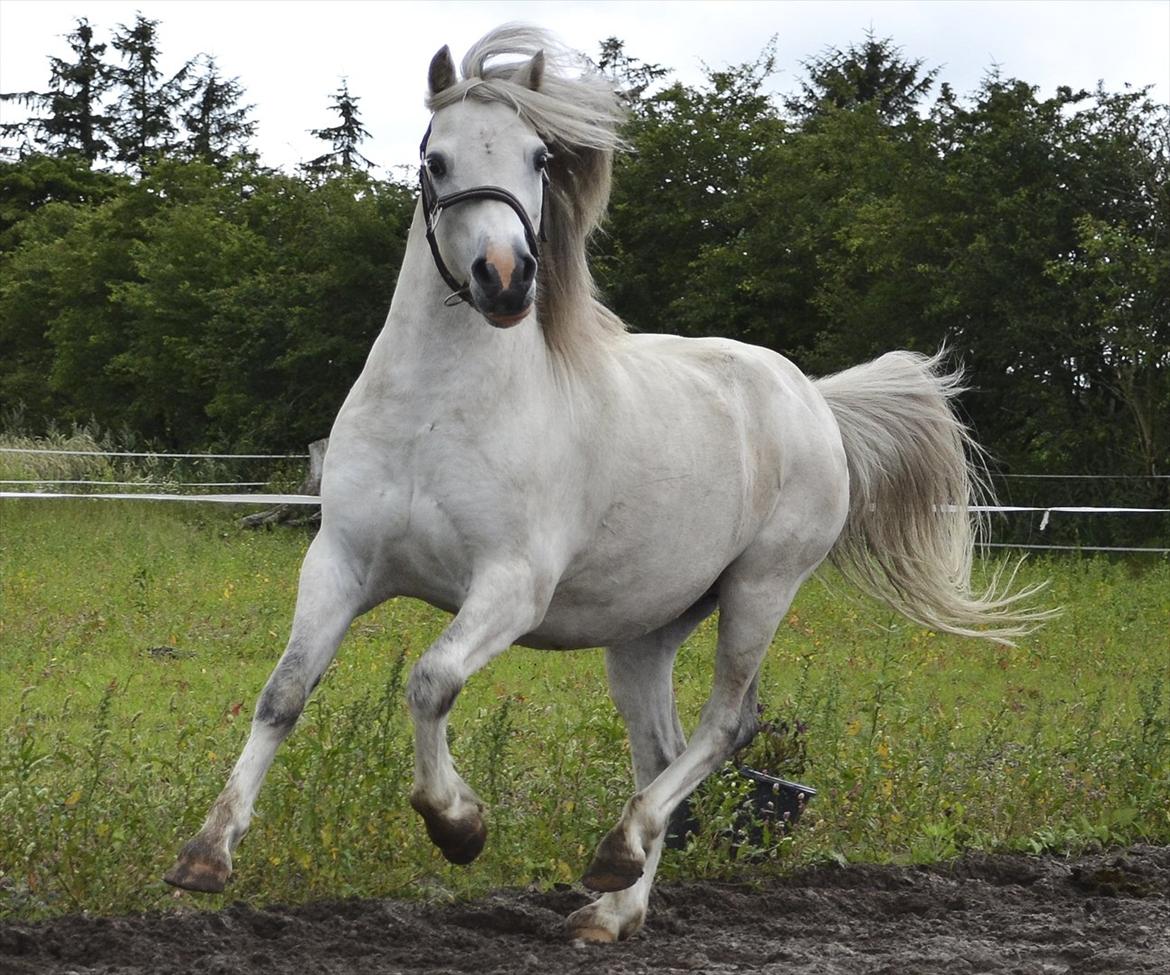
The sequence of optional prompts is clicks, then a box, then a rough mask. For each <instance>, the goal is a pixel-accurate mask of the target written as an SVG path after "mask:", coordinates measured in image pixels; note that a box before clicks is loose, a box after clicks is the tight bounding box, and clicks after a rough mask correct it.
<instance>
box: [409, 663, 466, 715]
mask: <svg viewBox="0 0 1170 975" xmlns="http://www.w3.org/2000/svg"><path fill="white" fill-rule="evenodd" d="M461 690H463V678H462V676H461V675H460V674H458V673H456V672H455V671H454V670H453V669H452V668H451V667H450V666H449V665H447V664H445V663H444V662H443V661H440V660H434V659H428V657H427V656H426V655H424V656H423V658H422V659H421V660H419V662H418V663H417V664H415V665H414V669H413V670H412V671H411V672H410V680H408V681H407V684H406V700H407V703H408V704H409V705H410V713H411V714H412V715H414V717H415V718H416V719H419V718H423V719H429V720H438V719H439V718H442V717H445V716H446V714H447V712H448V711H450V710H451V708H452V706H453V705H454V704H455V698H457V697H458V696H459V692H460V691H461Z"/></svg>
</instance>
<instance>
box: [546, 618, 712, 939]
mask: <svg viewBox="0 0 1170 975" xmlns="http://www.w3.org/2000/svg"><path fill="white" fill-rule="evenodd" d="M714 608H715V599H714V597H710V598H706V599H703V600H702V601H701V602H699V603H697V604H696V605H695V606H693V607H692V608H691V609H690V610H689V611H688V612H687V613H685V614H684V615H683V616H681V617H680V618H679V619H677V620H675V621H674V622H673V623H670V624H668V625H667V626H664V627H663V628H662V629H660V630H657V631H655V632H654V633H651V634H649V635H647V636H645V637H643V638H641V639H640V640H634V641H631V642H630V643H625V644H621V645H619V646H614V647H611V648H609V649H608V650H607V651H606V655H605V666H606V672H607V674H608V676H609V688H610V694H611V695H612V696H613V700H614V704H615V705H617V709H618V712H619V713H620V714H621V716H622V718H623V719H624V720H625V723H626V728H627V730H628V731H629V735H630V751H631V752H632V754H633V760H634V782H635V785H636V787H637V788H638V789H645V788H646V787H647V786H649V785H650V783H651V782H653V781H654V780H655V779H656V778H657V777H658V776H659V775H660V774H661V772H662V771H663V769H665V768H666V767H667V766H668V765H669V764H670V763H671V762H673V761H674V760H675V759H676V758H677V757H678V756H679V755H680V754H681V753H682V751H683V749H684V748H685V747H686V738H685V737H684V735H683V730H682V725H681V724H680V723H679V720H678V711H677V710H676V708H675V702H674V688H673V685H672V682H671V674H672V672H673V669H674V658H675V655H676V654H677V652H678V648H679V646H680V645H681V644H682V642H683V640H685V639H686V638H687V636H688V634H689V633H690V632H691V631H692V630H693V629H694V628H695V627H696V626H697V625H698V624H699V623H700V622H701V621H702V620H703V619H704V618H705V617H707V616H708V615H709V614H710V613H711V612H712V610H714ZM663 839H664V837H662V836H660V837H658V838H657V839H656V841H654V842H653V843H652V844H651V846H650V849H649V850H647V855H646V864H645V867H644V869H643V872H642V876H641V877H640V878H639V879H638V881H637V883H635V884H634V885H633V886H632V887H630V888H628V889H626V890H620V891H616V892H613V893H606V894H602V895H601V896H600V897H598V898H597V900H595V901H594V902H593V903H592V904H588V905H586V906H585V907H582V908H581V909H580V910H578V911H575V912H573V914H572V915H570V916H569V919H568V921H567V927H568V931H569V934H570V936H571V937H574V938H581V939H583V940H587V941H616V940H618V939H619V938H628V937H629V936H630V935H631V934H633V933H634V932H635V931H637V930H638V929H639V928H641V927H642V923H643V921H644V920H645V918H646V908H647V906H648V904H649V901H650V887H651V885H652V884H653V882H654V872H655V870H656V869H657V866H658V859H659V857H660V856H661V854H662V844H663Z"/></svg>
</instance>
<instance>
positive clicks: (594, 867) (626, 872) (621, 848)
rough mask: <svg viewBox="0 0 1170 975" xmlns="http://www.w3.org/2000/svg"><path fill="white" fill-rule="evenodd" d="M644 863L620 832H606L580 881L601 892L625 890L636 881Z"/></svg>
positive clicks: (640, 874)
mask: <svg viewBox="0 0 1170 975" xmlns="http://www.w3.org/2000/svg"><path fill="white" fill-rule="evenodd" d="M644 864H645V860H644V859H643V858H642V857H639V856H636V855H635V854H634V852H633V851H632V850H631V849H630V847H629V845H628V844H627V843H626V841H625V840H624V839H623V838H622V836H621V834H615V833H607V834H606V836H605V839H603V840H602V841H601V845H600V846H598V848H597V852H596V853H595V854H594V855H593V862H592V863H590V864H589V869H587V870H586V871H585V876H584V877H582V878H581V882H582V883H583V884H584V885H585V886H586V887H588V888H589V889H590V890H596V891H599V892H601V893H611V892H613V891H615V890H625V889H626V888H627V887H633V886H634V884H636V883H637V882H638V878H639V877H641V876H642V868H643V866H644Z"/></svg>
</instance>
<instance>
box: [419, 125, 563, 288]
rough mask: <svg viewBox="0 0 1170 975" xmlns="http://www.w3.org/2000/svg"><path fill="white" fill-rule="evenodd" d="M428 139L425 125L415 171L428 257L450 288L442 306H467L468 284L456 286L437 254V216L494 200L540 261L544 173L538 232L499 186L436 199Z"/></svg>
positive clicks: (545, 172) (545, 190) (545, 195)
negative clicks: (514, 222)
mask: <svg viewBox="0 0 1170 975" xmlns="http://www.w3.org/2000/svg"><path fill="white" fill-rule="evenodd" d="M430 138H431V127H430V126H429V125H428V126H427V131H426V133H425V134H424V135H423V138H422V142H421V143H419V147H418V153H419V160H420V164H419V168H418V183H419V189H420V191H421V193H422V209H423V219H424V221H425V222H426V228H427V244H429V245H430V248H431V257H432V258H434V261H435V268H436V269H437V270H438V272H439V274H440V275H441V276H442V278H443V280H444V281H445V282H447V286H448V287H449V288H450V289H451V294H449V295H448V296H447V298H446V300H445V301H444V302H443V304H445V305H448V306H451V305H458V304H459V303H460V302H463V301H466V302H467V303H468V304H471V283H470V282H463V283H460V281H459V279H458V278H457V277H455V275H454V274H452V273H451V269H450V268H449V267H447V263H446V261H444V260H443V255H442V254H440V253H439V242H438V240H437V239H436V238H435V228H436V227H438V226H439V217H441V216H442V214H443V211H444V210H445V209H447V207H452V206H456V205H458V204H460V203H467V202H468V201H470V200H497V201H499V202H500V203H506V204H507V205H508V206H510V207H511V208H512V210H513V212H514V213H515V214H516V216H517V217H519V218H520V225H521V226H522V227H523V228H524V239H525V240H526V241H527V243H528V250H529V251H530V252H531V254H532V257H533V259H534V260H536V261H539V260H540V241H543V240H545V239H546V238H545V235H544V212H545V204H546V203H547V201H548V170H547V169H545V170H543V171H542V172H541V197H540V233H539V236H538V235H537V231H536V230H534V229H533V227H532V219H531V218H530V217H529V216H528V212H527V211H526V210H525V209H524V204H523V203H521V202H520V201H519V200H518V199H516V197H515V196H514V195H513V194H512V193H510V192H509V191H508V190H506V189H504V188H503V187H502V186H473V187H471V188H470V189H466V190H458V191H456V192H454V193H448V194H447V195H446V196H439V195H438V194H437V193H436V192H435V185H434V183H433V182H432V181H431V174H430V172H429V171H428V170H427V143H428V142H429V141H430Z"/></svg>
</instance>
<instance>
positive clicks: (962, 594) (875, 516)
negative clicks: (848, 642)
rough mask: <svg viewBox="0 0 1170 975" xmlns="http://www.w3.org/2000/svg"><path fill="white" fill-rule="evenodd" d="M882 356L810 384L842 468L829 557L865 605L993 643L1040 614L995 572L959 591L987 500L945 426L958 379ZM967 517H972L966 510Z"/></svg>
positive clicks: (982, 472) (934, 366) (976, 467)
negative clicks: (833, 427)
mask: <svg viewBox="0 0 1170 975" xmlns="http://www.w3.org/2000/svg"><path fill="white" fill-rule="evenodd" d="M942 357H943V353H942V352H940V353H939V354H938V355H936V356H934V357H933V358H928V357H926V356H923V355H918V354H916V353H913V352H891V353H889V354H888V355H884V356H882V357H881V358H880V359H877V360H875V361H873V362H869V363H866V364H865V365H862V366H857V367H855V368H853V369H847V370H846V371H845V372H840V373H837V374H836V375H833V376H828V377H826V378H824V379H820V380H817V382H816V386H817V389H818V390H820V392H821V395H822V396H824V398H825V400H826V401H827V402H828V404H829V406H830V407H831V408H832V410H833V414H834V415H835V416H836V418H837V425H838V426H839V427H840V430H841V440H842V442H843V443H844V445H845V455H846V457H847V459H848V463H849V493H850V500H849V517H848V519H847V520H846V522H845V528H844V530H843V531H842V533H841V537H840V538H839V539H838V540H837V543H836V545H835V546H834V548H833V551H832V554H831V558H832V561H833V563H834V564H835V565H836V566H837V567H838V569H840V571H841V572H842V574H843V575H844V576H845V577H846V578H848V579H849V580H850V581H852V582H854V583H855V584H856V585H858V586H859V587H860V588H861V589H863V590H864V591H866V592H868V593H869V594H870V595H873V596H876V597H878V598H879V599H881V600H883V601H884V602H886V603H888V604H889V605H890V606H892V607H893V608H894V609H896V610H898V611H899V612H901V613H903V614H904V615H906V616H908V617H910V619H912V620H915V621H916V622H918V623H921V624H923V625H924V626H928V627H930V628H931V629H935V630H945V631H947V632H949V633H959V634H963V635H964V636H980V637H985V638H987V639H990V640H994V641H996V642H999V643H1010V640H1011V638H1012V637H1015V636H1020V635H1022V634H1024V633H1027V632H1029V631H1030V630H1031V629H1032V628H1033V627H1034V624H1036V623H1037V622H1039V621H1041V620H1043V619H1045V618H1047V617H1048V616H1050V615H1052V614H1051V611H1044V610H1037V609H1034V608H1029V607H1028V606H1027V605H1025V602H1026V600H1027V599H1028V597H1030V596H1032V595H1034V594H1035V592H1036V590H1037V589H1038V588H1040V587H1031V588H1029V589H1025V590H1022V591H1018V592H1014V593H1013V592H1011V591H1010V590H1011V581H1012V579H1011V575H1014V573H1011V574H1009V577H1008V579H1007V580H1006V581H1004V580H1001V578H1000V575H999V573H998V572H997V573H995V574H993V576H992V579H991V581H990V583H989V584H988V586H987V588H986V589H985V590H983V591H973V590H972V588H971V561H972V556H973V554H974V549H975V546H976V544H977V543H978V541H979V539H980V538H981V536H982V535H983V534H984V531H985V527H986V521H987V516H986V514H985V513H984V512H980V511H979V510H978V507H979V506H980V505H987V504H990V503H991V502H992V500H993V495H992V492H991V489H990V485H989V482H988V478H987V472H986V467H985V465H984V463H983V458H982V451H981V449H980V448H979V446H978V445H977V444H976V443H975V442H974V441H973V440H972V439H971V436H970V434H969V433H968V431H967V429H966V427H965V426H964V425H963V424H962V422H961V421H960V420H959V418H958V417H957V416H956V415H955V413H954V410H953V409H952V407H951V402H950V401H951V400H952V399H954V398H955V397H956V396H957V395H958V394H959V393H960V392H962V386H961V385H960V383H961V379H962V377H961V374H960V373H959V372H947V371H945V369H944V368H943V365H942V361H941V360H942ZM973 509H974V510H973Z"/></svg>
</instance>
